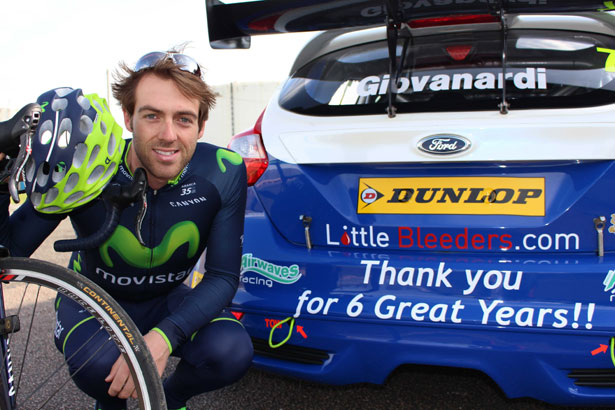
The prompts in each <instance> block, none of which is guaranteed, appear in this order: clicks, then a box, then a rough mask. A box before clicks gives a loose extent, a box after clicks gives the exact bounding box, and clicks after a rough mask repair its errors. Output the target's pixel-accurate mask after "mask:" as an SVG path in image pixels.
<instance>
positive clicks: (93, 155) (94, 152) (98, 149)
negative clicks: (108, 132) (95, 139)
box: [88, 145, 100, 168]
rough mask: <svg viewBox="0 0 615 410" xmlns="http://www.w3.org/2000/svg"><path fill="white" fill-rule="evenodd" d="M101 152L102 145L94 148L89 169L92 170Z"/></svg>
mask: <svg viewBox="0 0 615 410" xmlns="http://www.w3.org/2000/svg"><path fill="white" fill-rule="evenodd" d="M99 152H100V145H94V148H92V152H91V153H90V160H89V162H88V168H91V167H92V165H94V163H95V162H96V158H97V157H98V153H99Z"/></svg>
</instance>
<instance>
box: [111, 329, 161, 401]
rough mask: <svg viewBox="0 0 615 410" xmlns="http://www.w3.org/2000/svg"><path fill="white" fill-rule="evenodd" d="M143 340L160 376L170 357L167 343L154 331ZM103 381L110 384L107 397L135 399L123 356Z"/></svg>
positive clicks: (135, 393) (130, 376) (133, 388)
mask: <svg viewBox="0 0 615 410" xmlns="http://www.w3.org/2000/svg"><path fill="white" fill-rule="evenodd" d="M143 339H145V344H146V345H147V347H148V348H149V351H150V353H151V355H152V357H153V358H154V362H155V363H156V369H157V370H158V375H159V376H162V372H163V371H164V369H165V367H166V366H167V361H168V360H169V356H170V355H171V353H170V352H169V348H168V345H167V342H166V341H165V340H164V339H163V338H162V335H161V334H160V333H158V332H155V331H150V332H149V333H148V334H146V335H145V336H143ZM105 381H106V382H107V383H111V386H110V387H109V391H108V393H109V396H112V397H116V396H117V397H118V398H120V399H127V398H128V397H131V396H132V397H134V398H136V397H137V392H136V390H135V384H134V382H133V380H132V375H131V374H130V370H129V369H128V365H127V364H126V361H125V360H124V357H123V356H121V355H120V357H118V358H117V360H116V361H115V363H114V364H113V367H111V372H109V375H108V376H107V377H106V378H105Z"/></svg>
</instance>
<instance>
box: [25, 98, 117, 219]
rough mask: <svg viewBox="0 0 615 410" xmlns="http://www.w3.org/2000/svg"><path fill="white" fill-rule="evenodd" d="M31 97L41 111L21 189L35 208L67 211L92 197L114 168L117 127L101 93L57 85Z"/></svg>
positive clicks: (48, 210) (97, 193)
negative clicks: (87, 92) (34, 99)
mask: <svg viewBox="0 0 615 410" xmlns="http://www.w3.org/2000/svg"><path fill="white" fill-rule="evenodd" d="M37 102H38V103H39V104H40V106H41V107H42V109H43V112H42V114H41V119H40V121H39V126H38V128H37V130H36V134H35V135H34V136H33V137H32V154H31V156H30V158H29V159H28V162H27V163H26V167H25V171H26V175H25V176H26V178H25V179H26V193H27V194H28V195H29V198H30V201H31V202H32V205H33V206H34V208H35V209H36V210H37V211H39V212H43V213H48V214H56V213H65V212H69V211H71V210H72V209H75V208H76V207H78V206H81V205H84V204H86V203H88V202H90V201H91V200H92V199H94V198H96V197H97V196H98V195H99V194H100V192H101V191H102V190H103V188H104V187H105V186H106V185H107V183H108V182H109V181H110V180H111V177H113V175H115V173H116V172H117V169H118V164H119V163H120V161H121V159H122V152H123V151H124V144H125V142H124V139H122V127H121V126H120V125H119V124H117V123H116V122H115V120H114V119H113V116H112V115H111V112H110V111H109V107H108V106H107V102H106V101H105V99H104V98H100V97H99V96H98V95H96V94H88V95H83V93H82V91H81V89H72V88H57V89H54V90H51V91H47V92H46V93H43V94H41V95H40V96H39V97H38V100H37Z"/></svg>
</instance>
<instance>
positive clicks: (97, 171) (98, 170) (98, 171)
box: [88, 165, 105, 184]
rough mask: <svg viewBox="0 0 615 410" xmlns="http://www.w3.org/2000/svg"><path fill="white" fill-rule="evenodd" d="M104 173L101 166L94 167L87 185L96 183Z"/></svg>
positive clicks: (103, 168)
mask: <svg viewBox="0 0 615 410" xmlns="http://www.w3.org/2000/svg"><path fill="white" fill-rule="evenodd" d="M104 172H105V167H103V166H102V165H96V167H95V168H94V170H93V171H92V173H91V174H90V176H89V177H88V184H93V183H94V182H96V181H98V179H99V178H100V177H101V175H102V174H103V173H104Z"/></svg>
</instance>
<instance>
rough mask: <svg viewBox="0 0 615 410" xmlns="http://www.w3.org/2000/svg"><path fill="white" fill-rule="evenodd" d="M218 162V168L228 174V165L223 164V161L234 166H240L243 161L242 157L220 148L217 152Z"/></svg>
mask: <svg viewBox="0 0 615 410" xmlns="http://www.w3.org/2000/svg"><path fill="white" fill-rule="evenodd" d="M216 160H217V161H218V167H219V168H220V171H222V173H224V172H226V165H224V162H222V160H225V161H228V162H230V163H231V164H233V165H239V164H241V162H242V161H243V159H242V158H241V155H239V154H237V153H236V152H233V151H228V150H225V149H222V148H220V149H219V150H218V151H217V152H216Z"/></svg>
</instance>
